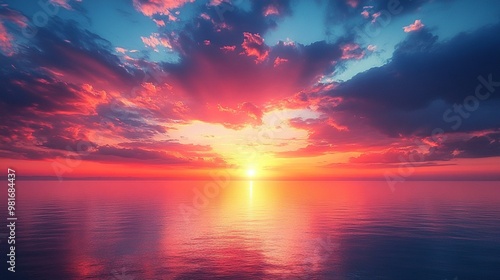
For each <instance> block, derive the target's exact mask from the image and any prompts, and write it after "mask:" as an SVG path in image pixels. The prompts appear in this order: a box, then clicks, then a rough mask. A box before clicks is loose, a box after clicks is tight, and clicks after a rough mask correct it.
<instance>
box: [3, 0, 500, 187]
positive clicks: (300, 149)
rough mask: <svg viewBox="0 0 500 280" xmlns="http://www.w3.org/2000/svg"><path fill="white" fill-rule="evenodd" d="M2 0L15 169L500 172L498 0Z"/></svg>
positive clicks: (346, 175) (156, 173)
mask: <svg viewBox="0 0 500 280" xmlns="http://www.w3.org/2000/svg"><path fill="white" fill-rule="evenodd" d="M2 3H3V4H2ZM2 3H0V115H1V116H0V118H1V121H0V126H1V127H0V128H1V129H0V162H1V163H2V164H1V165H2V168H3V167H7V166H9V167H15V168H17V169H18V170H19V171H18V172H19V173H20V174H22V175H25V176H35V177H39V176H43V177H60V178H85V177H94V178H98V177H112V178H115V177H140V178H176V179H196V178H200V179H201V178H207V177H210V174H213V172H214V171H216V172H217V171H218V172H221V171H224V172H226V171H227V172H229V173H230V174H231V175H232V176H233V177H234V178H240V177H241V178H245V177H246V176H247V173H248V172H249V171H250V170H254V171H255V178H256V179H384V178H386V177H387V176H398V177H399V178H404V179H408V180H411V179H471V180H477V179H500V98H499V97H500V36H499V35H498V34H500V2H499V1H496V0H485V1H480V2H478V1H464V0H413V1H404V0H401V1H397V0H385V1H383V0H365V1H363V0H338V1H326V0H317V1H298V0H297V1H277V0H276V1H272V0H265V1H264V0H260V1H248V0H231V1H225V0H210V1H190V0H165V1H161V0H127V1H124V0H110V1H92V0H52V1H48V0H42V1H40V2H37V1H6V2H2ZM36 3H41V4H36ZM44 3H46V4H45V5H44ZM448 15H453V16H448Z"/></svg>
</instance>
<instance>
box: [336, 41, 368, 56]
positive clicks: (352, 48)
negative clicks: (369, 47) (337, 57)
mask: <svg viewBox="0 0 500 280" xmlns="http://www.w3.org/2000/svg"><path fill="white" fill-rule="evenodd" d="M364 55H365V53H364V52H363V50H362V49H361V48H360V47H359V45H358V44H346V45H343V46H342V57H341V59H361V58H363V57H364Z"/></svg>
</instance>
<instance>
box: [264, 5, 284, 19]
mask: <svg viewBox="0 0 500 280" xmlns="http://www.w3.org/2000/svg"><path fill="white" fill-rule="evenodd" d="M279 14H280V13H279V11H278V8H276V7H275V6H273V5H269V6H267V7H266V9H265V10H264V16H266V17H267V16H270V15H279Z"/></svg>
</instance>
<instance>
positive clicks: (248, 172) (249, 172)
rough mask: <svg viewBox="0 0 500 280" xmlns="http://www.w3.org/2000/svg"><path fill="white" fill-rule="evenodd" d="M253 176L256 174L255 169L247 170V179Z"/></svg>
mask: <svg viewBox="0 0 500 280" xmlns="http://www.w3.org/2000/svg"><path fill="white" fill-rule="evenodd" d="M255 174H256V172H255V169H253V168H249V169H247V176H248V177H255Z"/></svg>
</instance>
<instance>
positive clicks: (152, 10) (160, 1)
mask: <svg viewBox="0 0 500 280" xmlns="http://www.w3.org/2000/svg"><path fill="white" fill-rule="evenodd" d="M193 1H194V0H133V4H134V7H135V8H136V9H137V10H138V11H140V12H141V13H143V14H144V15H145V16H149V17H151V16H153V15H156V14H159V15H171V11H172V10H175V9H179V8H180V7H182V6H184V5H185V4H186V3H190V2H193ZM172 19H174V20H175V18H172Z"/></svg>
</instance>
